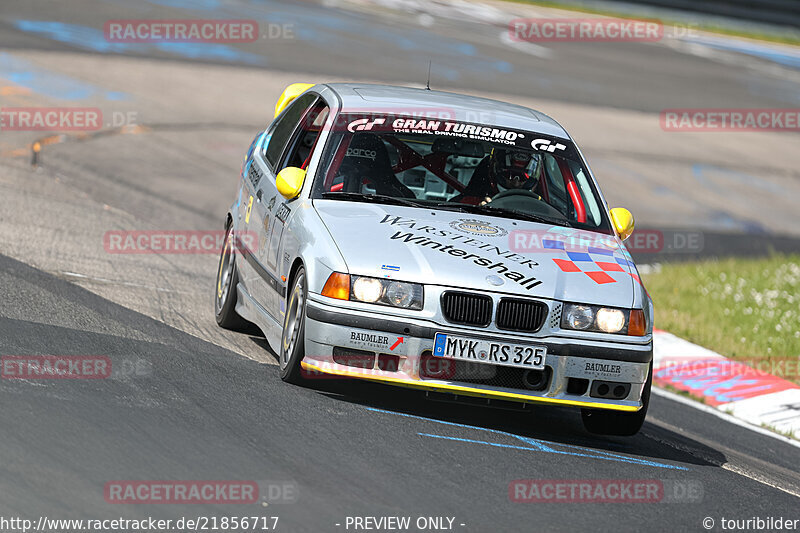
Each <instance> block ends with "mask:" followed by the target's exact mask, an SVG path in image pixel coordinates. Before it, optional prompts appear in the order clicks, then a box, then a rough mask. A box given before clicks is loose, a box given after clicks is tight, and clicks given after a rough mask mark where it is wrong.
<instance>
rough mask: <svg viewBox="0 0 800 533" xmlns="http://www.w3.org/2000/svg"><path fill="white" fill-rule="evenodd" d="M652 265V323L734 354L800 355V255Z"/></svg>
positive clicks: (648, 278) (647, 279) (648, 283)
mask: <svg viewBox="0 0 800 533" xmlns="http://www.w3.org/2000/svg"><path fill="white" fill-rule="evenodd" d="M651 270H652V271H651V272H650V273H648V274H643V275H642V278H643V280H644V283H645V287H647V290H648V292H649V293H650V296H651V297H652V298H653V304H654V306H655V327H657V328H659V329H663V330H667V331H669V332H670V333H673V334H675V335H677V336H679V337H682V338H684V339H686V340H688V341H691V342H694V343H695V344H699V345H701V346H704V347H706V348H708V349H710V350H714V351H716V352H718V353H720V354H722V355H724V356H726V357H730V358H732V359H748V360H752V359H753V358H758V359H761V358H764V359H771V358H798V357H800V255H775V256H772V257H769V258H762V259H738V258H734V259H722V260H714V261H702V262H696V263H674V264H662V265H660V266H659V267H657V268H653V269H651ZM786 378H787V379H790V380H794V381H796V380H797V378H798V376H786Z"/></svg>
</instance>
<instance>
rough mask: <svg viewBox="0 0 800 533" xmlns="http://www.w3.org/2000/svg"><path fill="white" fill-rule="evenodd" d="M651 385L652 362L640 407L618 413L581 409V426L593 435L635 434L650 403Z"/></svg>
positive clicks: (626, 435) (619, 435) (621, 435)
mask: <svg viewBox="0 0 800 533" xmlns="http://www.w3.org/2000/svg"><path fill="white" fill-rule="evenodd" d="M652 386H653V363H650V371H649V372H648V375H647V381H646V382H645V384H644V389H643V390H642V408H641V409H639V410H638V411H636V412H635V413H620V412H617V411H607V410H604V409H581V418H582V419H583V427H584V428H586V431H588V432H589V433H594V434H595V435H614V436H618V437H631V436H633V435H636V434H637V433H638V432H639V430H640V429H642V425H643V424H644V420H645V418H646V417H647V408H648V406H649V405H650V389H651V388H652Z"/></svg>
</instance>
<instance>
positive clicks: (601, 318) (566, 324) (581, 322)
mask: <svg viewBox="0 0 800 533" xmlns="http://www.w3.org/2000/svg"><path fill="white" fill-rule="evenodd" d="M561 327H562V328H563V329H576V330H582V331H597V332H600V333H617V334H620V335H633V336H644V335H646V333H647V327H646V324H645V318H644V311H642V310H641V309H633V310H631V309H615V308H612V307H600V306H599V305H586V304H569V303H568V304H564V311H563V312H562V314H561Z"/></svg>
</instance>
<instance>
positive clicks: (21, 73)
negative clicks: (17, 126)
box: [0, 52, 129, 101]
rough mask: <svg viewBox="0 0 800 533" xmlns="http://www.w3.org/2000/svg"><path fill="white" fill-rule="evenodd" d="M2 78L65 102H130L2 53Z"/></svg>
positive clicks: (83, 82) (0, 76) (121, 93)
mask: <svg viewBox="0 0 800 533" xmlns="http://www.w3.org/2000/svg"><path fill="white" fill-rule="evenodd" d="M0 78H3V79H5V80H8V81H10V82H12V83H14V84H16V85H20V86H22V87H27V88H28V89H30V90H31V91H34V92H36V93H39V94H42V95H44V96H49V97H51V98H58V99H62V100H82V99H84V98H89V97H91V96H104V97H105V98H106V100H115V101H116V100H127V99H128V98H129V95H127V94H126V93H123V92H118V91H106V90H105V89H103V88H101V87H97V86H96V85H92V84H91V83H87V82H85V81H81V80H77V79H75V78H72V77H69V76H66V75H64V74H59V73H56V72H52V71H49V70H46V69H44V68H41V67H39V66H37V65H34V64H33V63H30V62H28V61H25V60H23V59H20V58H18V57H16V56H14V55H12V54H9V53H6V52H0Z"/></svg>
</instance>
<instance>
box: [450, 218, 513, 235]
mask: <svg viewBox="0 0 800 533" xmlns="http://www.w3.org/2000/svg"><path fill="white" fill-rule="evenodd" d="M450 227H451V228H453V229H454V230H457V231H460V232H462V233H472V234H473V235H481V236H483V237H504V236H506V235H508V232H507V231H506V230H504V229H503V228H500V227H497V226H493V225H492V224H489V223H488V222H483V221H482V220H474V219H464V218H461V219H458V220H454V221H452V222H451V223H450Z"/></svg>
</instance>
